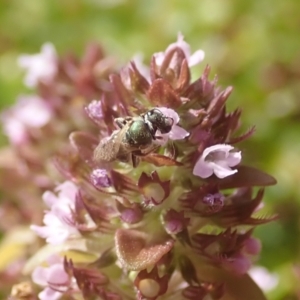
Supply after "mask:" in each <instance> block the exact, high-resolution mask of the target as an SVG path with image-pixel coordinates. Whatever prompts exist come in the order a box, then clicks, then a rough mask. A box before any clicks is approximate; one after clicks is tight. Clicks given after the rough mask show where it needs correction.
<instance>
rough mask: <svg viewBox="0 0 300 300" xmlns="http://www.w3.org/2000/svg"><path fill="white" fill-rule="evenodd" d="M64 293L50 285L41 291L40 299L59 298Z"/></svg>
mask: <svg viewBox="0 0 300 300" xmlns="http://www.w3.org/2000/svg"><path fill="white" fill-rule="evenodd" d="M62 295H63V293H61V292H59V291H55V290H53V289H51V288H49V287H46V288H45V289H44V290H43V291H42V292H40V293H39V299H40V300H58V299H60V298H61V297H62Z"/></svg>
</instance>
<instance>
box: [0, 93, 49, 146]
mask: <svg viewBox="0 0 300 300" xmlns="http://www.w3.org/2000/svg"><path fill="white" fill-rule="evenodd" d="M51 117H52V111H51V109H50V107H49V106H48V105H47V104H46V103H45V102H44V101H43V100H42V99H41V98H39V97H38V96H22V97H20V98H19V99H18V102H17V103H16V104H15V105H14V106H12V107H11V108H9V109H8V110H6V111H5V112H4V113H3V114H2V116H1V119H2V122H3V128H4V132H5V134H6V135H7V136H8V137H9V139H10V141H11V143H13V144H22V143H23V142H26V140H27V138H28V134H27V128H39V127H42V126H44V125H46V124H47V123H48V122H49V121H50V119H51Z"/></svg>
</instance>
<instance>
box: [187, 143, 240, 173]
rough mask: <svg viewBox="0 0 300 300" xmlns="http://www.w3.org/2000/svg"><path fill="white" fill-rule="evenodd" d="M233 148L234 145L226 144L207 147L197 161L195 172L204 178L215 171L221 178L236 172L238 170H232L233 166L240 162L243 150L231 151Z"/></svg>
mask: <svg viewBox="0 0 300 300" xmlns="http://www.w3.org/2000/svg"><path fill="white" fill-rule="evenodd" d="M232 149H233V147H232V146H230V145H225V144H223V145H221V144H220V145H214V146H211V147H208V148H206V149H205V150H204V151H203V154H202V156H201V157H200V158H199V160H198V161H197V162H196V164H195V166H194V170H193V174H194V175H196V176H199V177H202V178H207V177H209V176H211V175H212V174H213V173H214V174H215V175H216V176H217V177H219V178H225V177H227V176H230V175H233V174H235V173H236V172H237V170H236V169H234V170H232V169H231V167H234V166H236V165H237V164H239V163H240V161H241V159H242V155H241V152H229V151H230V150H232Z"/></svg>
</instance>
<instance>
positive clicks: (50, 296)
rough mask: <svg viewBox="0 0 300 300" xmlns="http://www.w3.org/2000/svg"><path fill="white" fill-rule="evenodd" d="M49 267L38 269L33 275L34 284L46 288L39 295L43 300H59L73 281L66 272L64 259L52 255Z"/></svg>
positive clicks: (48, 261)
mask: <svg viewBox="0 0 300 300" xmlns="http://www.w3.org/2000/svg"><path fill="white" fill-rule="evenodd" d="M47 263H48V266H47V267H37V268H35V270H34V271H33V273H32V280H33V282H34V283H36V284H38V285H40V286H42V287H44V290H43V291H41V292H40V293H39V299H41V300H57V299H60V298H61V296H62V295H63V294H64V292H66V291H67V290H68V288H69V287H70V284H71V281H70V278H69V275H68V274H67V273H66V271H65V270H64V265H63V259H62V258H61V257H60V256H58V255H52V256H50V257H49V258H48V260H47Z"/></svg>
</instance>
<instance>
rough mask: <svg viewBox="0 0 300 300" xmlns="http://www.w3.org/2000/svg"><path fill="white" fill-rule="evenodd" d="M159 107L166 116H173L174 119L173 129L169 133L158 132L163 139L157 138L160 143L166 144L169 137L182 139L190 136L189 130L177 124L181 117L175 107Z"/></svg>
mask: <svg viewBox="0 0 300 300" xmlns="http://www.w3.org/2000/svg"><path fill="white" fill-rule="evenodd" d="M157 109H159V110H160V111H161V112H162V113H163V114H164V115H165V116H166V117H169V118H172V119H173V120H174V123H173V126H172V129H171V131H170V132H169V133H164V134H162V133H160V132H158V133H157V134H156V135H157V136H161V137H162V139H161V140H157V142H158V143H159V144H162V145H163V144H165V143H166V142H167V141H168V139H171V140H174V141H175V140H182V139H184V138H185V137H187V136H189V132H187V131H186V130H185V129H183V128H182V127H180V126H178V125H176V124H177V123H178V122H179V120H180V118H179V115H178V114H177V112H175V111H174V110H173V109H171V108H167V107H157Z"/></svg>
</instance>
